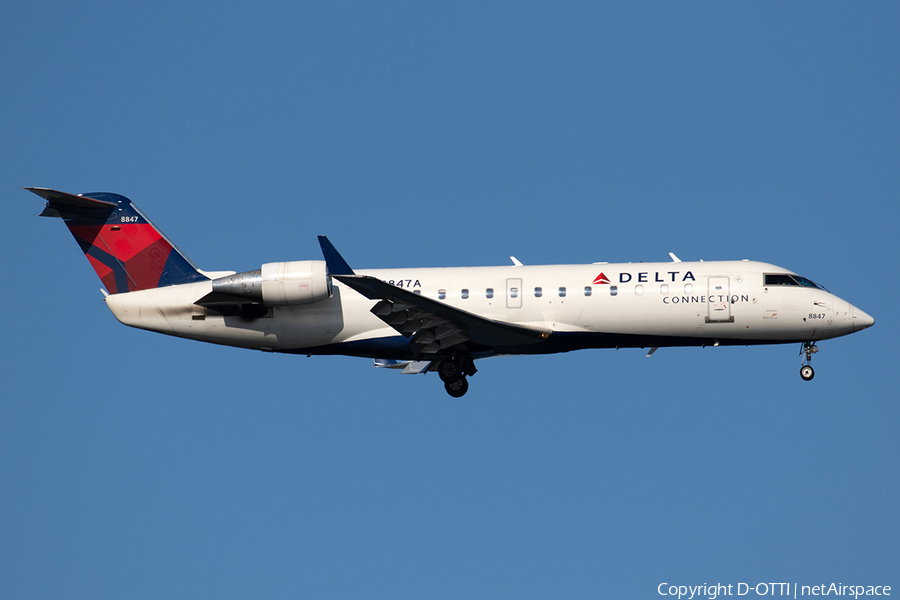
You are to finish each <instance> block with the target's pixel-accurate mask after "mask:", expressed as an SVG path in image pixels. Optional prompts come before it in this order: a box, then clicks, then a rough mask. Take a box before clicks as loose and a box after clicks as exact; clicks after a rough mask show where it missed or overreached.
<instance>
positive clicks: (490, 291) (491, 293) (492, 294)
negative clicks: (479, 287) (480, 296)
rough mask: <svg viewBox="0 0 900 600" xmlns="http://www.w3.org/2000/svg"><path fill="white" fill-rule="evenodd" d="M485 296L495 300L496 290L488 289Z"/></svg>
mask: <svg viewBox="0 0 900 600" xmlns="http://www.w3.org/2000/svg"><path fill="white" fill-rule="evenodd" d="M484 295H485V296H486V297H488V298H493V297H494V288H488V289H486V290H484Z"/></svg>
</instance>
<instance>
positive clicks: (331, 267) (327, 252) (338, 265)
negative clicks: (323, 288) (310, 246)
mask: <svg viewBox="0 0 900 600" xmlns="http://www.w3.org/2000/svg"><path fill="white" fill-rule="evenodd" d="M319 245H320V246H322V256H324V257H325V266H326V267H328V272H329V273H330V274H331V275H356V273H354V272H353V269H351V268H350V265H348V264H347V261H346V260H344V257H343V256H341V253H340V252H338V251H337V249H336V248H335V247H334V244H332V243H331V242H330V241H329V240H328V238H327V237H325V236H324V235H320V236H319Z"/></svg>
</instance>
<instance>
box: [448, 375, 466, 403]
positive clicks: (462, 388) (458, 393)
mask: <svg viewBox="0 0 900 600" xmlns="http://www.w3.org/2000/svg"><path fill="white" fill-rule="evenodd" d="M444 389H445V390H447V393H448V394H450V395H451V396H453V397H454V398H462V397H463V396H465V395H466V392H468V391H469V382H468V380H467V379H466V378H465V377H460V378H459V379H457V380H456V381H448V382H445V383H444Z"/></svg>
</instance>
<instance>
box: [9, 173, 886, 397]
mask: <svg viewBox="0 0 900 600" xmlns="http://www.w3.org/2000/svg"><path fill="white" fill-rule="evenodd" d="M24 189H26V190H28V191H31V192H34V193H35V194H37V195H38V196H41V197H42V198H44V199H45V200H46V205H45V207H44V209H43V211H42V212H41V213H40V216H43V217H59V218H62V219H63V221H64V222H65V224H66V225H67V226H68V228H69V231H70V232H71V233H72V235H73V236H74V237H75V239H76V241H77V242H78V244H79V246H80V247H81V249H82V251H83V252H84V254H85V256H86V257H87V259H88V261H90V263H91V266H93V268H94V270H95V271H96V273H97V275H98V276H99V277H100V280H101V281H102V282H103V285H104V286H105V289H101V292H102V293H103V295H104V299H105V301H106V305H107V307H109V309H110V311H112V313H113V315H114V316H115V317H116V319H118V320H119V321H120V322H121V323H123V324H125V325H128V326H130V327H136V328H139V329H146V330H149V331H155V332H158V333H163V334H166V335H172V336H176V337H182V338H188V339H193V340H200V341H203V342H210V343H214V344H223V345H227V346H236V347H240V348H248V349H254V350H261V351H264V352H281V353H288V354H298V355H306V356H312V355H346V356H356V357H365V358H370V359H374V362H375V366H377V367H382V368H390V369H397V370H400V371H402V372H403V373H407V374H409V373H427V372H436V373H437V374H438V376H439V378H440V379H441V381H443V383H444V388H445V390H446V391H447V393H448V394H450V396H452V397H455V398H458V397H461V396H463V395H464V394H465V393H466V392H467V390H468V388H469V383H468V379H467V378H468V377H470V376H472V375H474V374H475V372H476V371H477V369H476V367H475V361H476V360H478V359H482V358H487V357H491V356H500V355H525V354H551V353H558V352H569V351H572V350H581V349H587V348H616V349H618V348H645V349H646V348H649V352H648V353H647V356H651V355H652V354H653V353H654V352H656V350H657V349H658V348H662V347H672V346H701V347H704V346H734V345H747V346H749V345H757V344H787V343H797V342H799V343H800V344H801V350H800V354H801V357H802V358H801V369H800V376H801V377H802V378H803V379H804V380H806V381H809V380H811V379H812V378H813V376H814V375H815V372H814V371H813V368H812V365H811V362H812V356H813V354H815V353H816V352H818V347H817V346H816V343H817V342H819V341H821V340H826V339H831V338H836V337H840V336H844V335H848V334H851V333H854V332H857V331H860V330H862V329H866V328H867V327H871V326H872V325H873V324H874V323H875V320H874V319H873V318H872V317H870V316H869V315H867V314H866V313H865V312H863V311H862V310H860V309H858V308H856V307H855V306H853V305H851V304H850V303H849V302H847V301H846V300H842V299H841V298H838V297H837V296H835V295H834V294H832V293H830V292H828V290H826V289H825V288H824V287H822V286H820V285H818V284H816V283H813V282H812V281H811V280H809V279H807V278H805V277H801V276H800V275H797V274H796V273H794V272H792V271H789V270H787V269H784V268H782V267H778V266H775V265H772V264H766V263H762V262H754V261H749V260H739V261H706V262H704V261H699V262H683V261H681V260H680V259H679V258H678V257H677V256H675V255H674V254H672V253H670V254H669V256H670V258H671V261H672V262H663V263H643V262H641V263H618V264H616V263H592V264H583V265H537V266H533V265H523V264H522V263H521V262H520V261H518V260H517V259H516V258H515V257H510V258H511V259H512V262H513V264H512V265H509V266H496V267H461V268H397V269H353V268H351V267H350V265H349V264H348V263H347V262H346V261H345V260H344V258H343V257H342V256H341V254H340V253H339V252H338V251H337V249H336V248H335V247H334V245H333V244H332V243H331V242H330V241H329V239H328V238H327V237H325V236H319V238H318V239H319V244H320V246H321V249H322V254H323V259H324V260H305V261H288V262H274V263H266V264H263V265H261V267H260V268H258V269H254V270H251V271H244V272H241V273H238V272H235V271H202V270H200V269H199V268H197V267H196V266H195V265H194V263H192V262H191V261H190V260H189V259H188V258H187V257H186V256H185V255H184V254H183V253H182V252H181V251H180V250H179V249H178V248H177V247H176V246H175V245H174V244H173V243H172V242H171V241H170V240H169V238H167V237H166V236H165V235H164V234H163V233H162V232H161V231H160V230H159V229H157V228H156V226H154V225H153V223H152V222H150V220H149V219H148V218H147V217H146V216H145V215H144V213H143V212H141V211H140V210H139V209H138V207H137V206H136V205H135V204H134V203H133V202H131V200H129V199H128V198H126V197H124V196H121V195H118V194H113V193H106V192H104V193H85V194H78V195H75V194H68V193H65V192H60V191H56V190H51V189H46V188H37V187H30V188H24Z"/></svg>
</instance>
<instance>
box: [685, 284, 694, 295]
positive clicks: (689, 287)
mask: <svg viewBox="0 0 900 600" xmlns="http://www.w3.org/2000/svg"><path fill="white" fill-rule="evenodd" d="M693 291H694V286H693V285H691V284H690V283H686V284H684V293H685V294H690V293H691V292H693Z"/></svg>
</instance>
